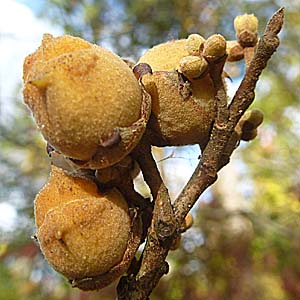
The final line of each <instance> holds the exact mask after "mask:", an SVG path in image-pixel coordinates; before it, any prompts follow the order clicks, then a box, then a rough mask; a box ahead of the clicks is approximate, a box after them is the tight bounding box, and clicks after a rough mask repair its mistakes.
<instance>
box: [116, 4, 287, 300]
mask: <svg viewBox="0 0 300 300" xmlns="http://www.w3.org/2000/svg"><path fill="white" fill-rule="evenodd" d="M283 18H284V9H283V8H281V9H279V10H278V11H277V12H276V13H275V14H274V15H273V16H272V18H271V19H270V21H269V23H268V25H267V26H266V29H265V32H264V35H263V36H262V38H261V39H260V42H259V44H258V47H257V50H256V53H255V55H254V57H253V60H252V61H251V63H250V66H249V68H248V69H247V71H246V74H245V77H244V79H243V81H242V83H241V85H240V87H239V89H238V90H237V92H236V94H235V96H234V98H233V100H232V101H231V104H230V105H229V107H227V95H226V91H225V87H224V84H223V79H222V75H221V71H222V69H223V64H224V62H225V58H224V60H223V61H221V62H218V63H217V64H215V65H212V66H211V67H210V76H211V77H212V79H213V82H214V88H215V94H216V102H217V107H218V111H217V117H216V120H215V123H214V126H213V129H212V133H211V137H210V140H209V142H208V144H207V146H206V147H205V149H204V151H203V155H202V157H201V160H200V162H199V164H198V166H197V168H196V170H195V171H194V173H193V175H192V177H191V179H190V180H189V182H188V184H187V185H186V186H185V188H184V189H183V191H182V193H181V194H180V195H179V196H178V198H177V199H176V200H175V202H174V204H173V209H172V206H171V203H170V199H169V196H168V193H167V189H166V187H165V185H164V184H163V181H162V179H161V177H160V175H159V172H158V169H157V166H156V164H155V161H154V160H153V157H152V156H151V152H150V150H151V147H150V144H149V143H148V144H147V141H146V142H145V139H144V142H143V143H142V144H141V146H139V148H137V150H135V159H136V160H137V161H138V162H139V164H140V166H141V168H142V171H143V174H144V178H145V180H146V182H147V183H148V185H149V187H150V189H151V192H152V195H153V198H154V211H153V219H152V223H151V226H150V228H149V231H148V238H147V244H146V246H145V249H144V252H143V255H142V257H141V260H140V263H141V264H140V269H139V270H138V272H137V274H128V276H127V277H123V278H122V279H121V281H120V283H119V285H118V299H119V300H129V299H131V300H144V299H149V298H148V297H149V295H150V294H151V292H152V290H153V288H154V287H155V286H156V285H157V283H158V281H159V279H160V278H161V277H162V276H163V275H164V274H166V273H167V272H168V265H167V263H166V261H165V259H166V257H167V254H168V251H169V249H170V247H171V245H172V241H173V240H175V239H176V237H178V234H179V230H180V227H181V224H182V223H183V221H184V218H185V216H186V215H187V213H188V212H189V211H190V209H191V208H192V207H193V205H194V204H195V203H196V201H197V199H198V198H199V196H200V195H201V194H202V193H203V192H204V191H205V190H206V189H207V188H208V187H209V186H210V185H212V184H213V183H214V182H215V181H216V179H217V172H218V171H219V170H220V169H221V168H222V167H223V166H225V165H226V164H227V163H228V162H229V159H230V156H231V154H232V152H233V151H234V149H235V148H236V145H237V143H238V141H239V136H238V135H237V134H236V132H235V127H236V125H237V123H238V121H239V120H240V118H241V117H242V115H243V114H244V112H245V111H246V109H247V108H248V107H249V106H250V104H251V103H252V102H253V100H254V89H255V86H256V83H257V81H258V78H259V76H260V74H261V73H262V71H263V69H264V68H265V67H266V64H267V62H268V60H269V59H270V58H271V56H272V54H273V53H274V52H275V51H276V49H277V47H278V45H279V39H278V37H277V34H278V33H279V31H280V30H281V28H282V24H283ZM173 212H174V214H175V218H176V222H177V224H176V223H175V224H176V225H177V226H176V228H175V227H173V225H172V224H174V223H173V221H174V219H173V217H174V215H173ZM161 221H163V222H161ZM174 228H175V229H176V230H175V231H174V230H173V229H174Z"/></svg>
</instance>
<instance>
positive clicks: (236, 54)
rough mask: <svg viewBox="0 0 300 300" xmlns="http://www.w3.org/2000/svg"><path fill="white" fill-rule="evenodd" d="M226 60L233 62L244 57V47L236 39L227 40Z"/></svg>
mask: <svg viewBox="0 0 300 300" xmlns="http://www.w3.org/2000/svg"><path fill="white" fill-rule="evenodd" d="M226 52H227V55H228V56H227V61H230V62H234V61H239V60H241V59H243V58H244V49H243V47H242V46H241V45H240V44H239V43H238V42H237V41H227V48H226Z"/></svg>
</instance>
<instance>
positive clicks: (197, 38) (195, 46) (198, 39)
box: [186, 33, 205, 55]
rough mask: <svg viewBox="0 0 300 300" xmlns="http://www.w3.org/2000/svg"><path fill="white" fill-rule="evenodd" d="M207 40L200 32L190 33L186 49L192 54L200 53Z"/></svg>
mask: <svg viewBox="0 0 300 300" xmlns="http://www.w3.org/2000/svg"><path fill="white" fill-rule="evenodd" d="M204 42H205V39H204V37H202V36H201V35H200V34H195V33H194V34H190V35H189V36H188V38H187V40H186V49H187V51H188V53H189V54H190V55H199V54H200V48H201V46H202V45H203V43H204Z"/></svg>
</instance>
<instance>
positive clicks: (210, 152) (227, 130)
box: [174, 8, 284, 223]
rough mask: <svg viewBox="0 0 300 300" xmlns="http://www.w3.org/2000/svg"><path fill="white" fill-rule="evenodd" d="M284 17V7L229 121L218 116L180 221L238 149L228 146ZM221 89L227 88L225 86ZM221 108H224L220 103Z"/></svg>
mask: <svg viewBox="0 0 300 300" xmlns="http://www.w3.org/2000/svg"><path fill="white" fill-rule="evenodd" d="M283 19H284V8H280V9H279V10H278V11H277V12H276V13H275V14H274V15H273V16H272V18H271V19H270V21H269V23H268V24H267V26H266V29H265V32H264V34H263V36H262V37H261V39H260V41H259V44H258V47H257V50H256V52H255V54H254V57H253V59H252V61H251V63H250V66H249V68H248V69H247V71H246V74H245V76H244V79H243V80H242V82H241V84H240V86H239V88H238V90H237V92H236V94H235V96H234V97H233V100H232V101H231V104H230V105H229V108H228V110H229V118H228V121H227V122H226V123H224V121H223V120H222V119H221V117H220V116H219V115H218V118H217V120H216V122H215V124H214V127H213V130H212V135H211V138H210V140H209V142H208V144H207V146H206V148H205V150H204V152H203V155H202V158H201V160H200V162H199V165H198V166H197V168H196V170H195V172H194V173H193V175H192V177H191V179H190V180H189V182H188V183H187V185H186V186H185V188H184V189H183V191H182V193H181V194H180V195H179V196H178V198H177V199H176V200H175V203H174V211H175V217H176V219H177V222H178V223H180V222H182V220H183V219H184V217H185V216H186V214H187V213H188V212H189V210H190V209H191V207H192V206H193V205H194V204H195V202H196V201H197V199H198V198H199V196H200V195H201V194H202V193H203V192H204V191H205V189H206V188H207V187H208V186H210V185H211V184H213V183H214V182H215V181H216V179H217V171H218V170H219V169H220V168H222V167H223V166H225V165H226V164H227V163H228V162H229V159H230V155H231V153H232V152H233V150H234V148H233V147H231V149H228V148H227V145H228V142H231V144H232V145H234V143H233V142H232V138H234V136H235V132H234V129H235V127H236V125H237V123H238V121H239V120H240V118H241V117H242V115H243V114H244V113H245V111H246V109H247V108H248V107H249V106H250V105H251V104H252V102H253V100H254V96H255V94H254V89H255V87H256V83H257V81H258V79H259V76H260V75H261V73H262V71H263V69H264V68H265V67H266V65H267V62H268V60H269V59H270V58H271V56H272V54H273V53H274V52H275V51H276V49H277V47H278V46H279V39H278V37H277V34H278V33H279V32H280V30H281V28H282V25H283ZM217 88H219V89H223V88H222V86H218V87H217ZM219 93H220V91H218V92H217V95H218V94H219ZM218 108H219V111H220V106H219V107H218ZM236 139H237V137H236ZM237 142H238V140H237Z"/></svg>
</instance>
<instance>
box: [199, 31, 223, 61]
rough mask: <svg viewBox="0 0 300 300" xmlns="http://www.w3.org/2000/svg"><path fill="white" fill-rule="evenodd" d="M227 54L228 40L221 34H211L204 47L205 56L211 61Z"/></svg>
mask: <svg viewBox="0 0 300 300" xmlns="http://www.w3.org/2000/svg"><path fill="white" fill-rule="evenodd" d="M224 55H226V40H225V38H224V37H223V36H222V35H221V34H213V35H211V36H210V37H209V38H208V39H207V40H206V41H205V42H204V47H203V56H204V57H205V58H206V59H207V60H208V61H210V62H213V61H216V60H218V59H219V58H221V57H223V56H224Z"/></svg>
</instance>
